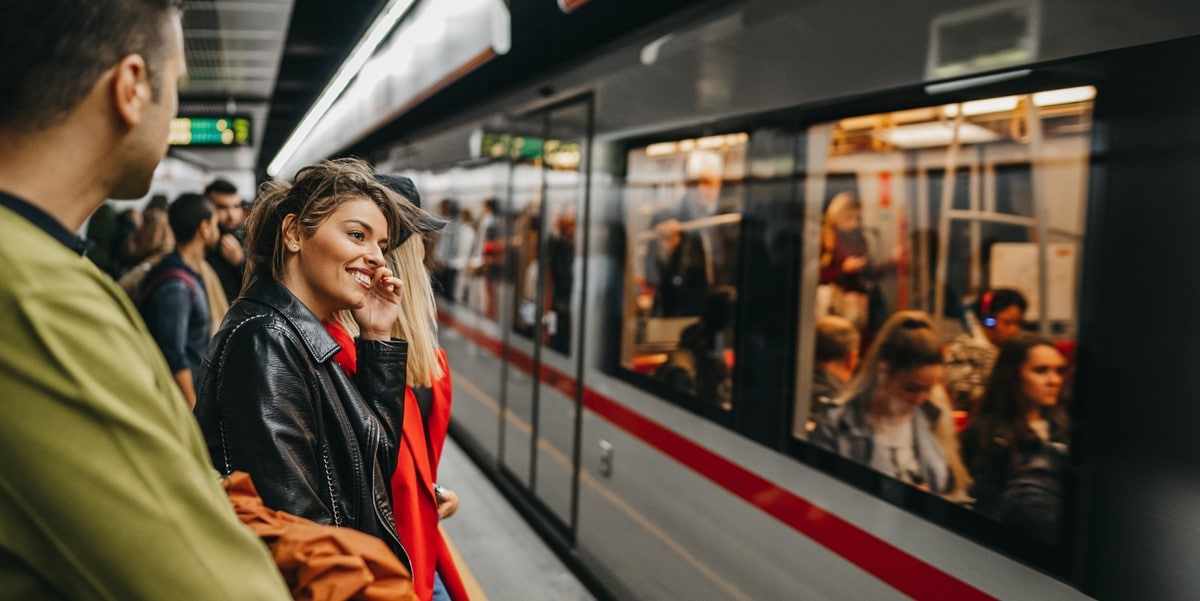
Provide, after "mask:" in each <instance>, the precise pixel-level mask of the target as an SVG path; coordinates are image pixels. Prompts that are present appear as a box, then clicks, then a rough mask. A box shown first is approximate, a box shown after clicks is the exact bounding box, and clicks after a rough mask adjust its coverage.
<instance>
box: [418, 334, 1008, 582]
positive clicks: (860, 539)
mask: <svg viewBox="0 0 1200 601" xmlns="http://www.w3.org/2000/svg"><path fill="white" fill-rule="evenodd" d="M438 319H439V321H441V322H442V323H444V324H446V325H448V326H450V327H452V328H454V329H456V330H458V331H459V332H461V333H462V334H463V335H464V336H465V337H467V338H468V339H469V340H471V341H472V342H474V343H476V344H478V345H479V346H482V347H484V348H486V349H488V350H489V351H491V352H492V353H493V354H495V355H496V356H498V357H504V355H505V353H504V351H505V348H504V346H503V344H502V343H500V342H499V341H498V340H496V339H495V338H492V337H491V336H489V335H487V334H484V333H483V332H481V331H479V330H477V329H475V328H473V327H471V326H468V325H466V324H464V323H462V322H460V321H458V320H457V319H455V318H454V317H453V316H451V315H449V314H448V313H445V312H443V311H438ZM507 350H508V361H509V363H511V364H513V365H514V366H516V367H517V368H518V369H521V370H522V371H524V372H526V373H532V372H533V358H532V357H530V356H529V355H527V354H525V353H523V352H521V351H518V350H516V349H513V348H512V347H509V348H508V349H507ZM539 379H540V380H542V381H543V382H545V383H546V384H547V385H550V386H553V387H555V388H557V389H558V390H560V391H562V392H563V393H564V394H566V395H567V396H573V394H574V389H575V385H576V382H575V380H574V378H571V377H570V376H568V375H566V374H564V373H562V372H560V371H558V370H556V369H554V368H551V367H548V366H546V365H542V366H541V374H540V375H539ZM583 405H584V407H586V408H588V409H590V410H592V411H594V412H595V413H597V414H599V415H600V416H601V417H603V418H604V419H606V420H608V421H609V422H612V424H613V425H615V426H617V427H619V428H621V429H622V430H625V431H626V432H628V433H630V434H632V435H633V436H636V437H637V438H639V439H641V440H642V441H643V442H645V443H646V444H649V445H650V446H652V447H655V448H657V449H658V450H659V451H662V452H663V453H664V454H666V455H668V456H670V457H672V458H674V459H675V460H676V461H678V462H680V463H682V464H683V465H684V466H686V467H688V468H689V469H691V470H693V471H695V472H696V473H698V474H700V475H701V476H704V477H705V478H707V479H709V480H711V481H712V482H714V483H716V484H717V485H718V486H720V487H721V488H724V489H725V490H727V491H729V492H731V493H733V494H734V495H737V496H738V497H741V498H742V499H744V500H746V501H747V502H749V503H750V504H752V505H754V506H755V507H758V508H759V509H761V510H762V511H764V512H766V513H767V514H768V515H770V516H771V517H774V518H775V519H777V520H779V521H781V522H783V523H785V524H787V525H788V526H791V527H792V528H793V529H795V530H796V531H798V532H800V533H801V534H803V535H805V536H807V537H809V538H811V539H812V540H814V541H816V542H817V543H818V544H820V545H821V546H823V547H825V548H827V549H829V550H830V551H832V552H834V553H836V554H838V555H840V556H842V557H843V558H845V559H846V560H848V561H850V562H851V563H853V564H854V565H856V566H858V567H859V568H861V569H863V570H864V571H866V572H867V573H869V574H871V575H872V576H875V577H876V578H878V579H880V580H882V581H883V582H885V583H886V584H888V585H889V586H891V587H893V588H895V589H896V590H898V591H900V592H902V593H904V594H906V595H908V596H910V597H912V598H914V599H921V600H925V599H929V600H940V599H946V600H954V601H985V600H994V599H995V597H992V596H991V595H988V594H987V593H985V592H983V591H981V590H979V589H977V588H975V587H972V586H971V585H969V584H967V583H965V582H963V581H961V580H959V579H957V578H955V577H954V576H951V575H950V574H947V573H945V572H943V571H941V570H939V569H937V568H936V567H934V566H932V565H929V564H928V563H925V562H924V561H921V560H920V559H918V558H916V557H913V556H912V555H909V554H908V553H906V552H904V551H903V550H901V549H899V548H897V547H895V546H893V545H892V544H890V543H888V542H887V541H884V540H882V539H879V538H877V537H875V536H874V535H872V534H870V533H868V532H866V531H864V530H862V529H860V528H858V527H857V526H855V525H854V524H851V523H850V522H848V521H846V520H844V519H842V518H840V517H838V516H836V515H834V514H832V513H830V512H828V511H826V510H824V509H822V508H820V507H817V506H816V505H813V504H812V503H810V502H809V501H807V500H805V499H804V498H803V497H799V496H797V495H795V494H793V493H791V492H789V491H787V490H784V489H782V488H780V487H778V486H776V485H775V484H773V483H771V482H770V481H768V480H766V479H765V478H763V477H761V476H759V475H758V474H755V473H753V472H751V471H749V470H747V469H745V468H743V467H742V466H740V465H738V464H736V463H733V462H732V461H729V460H728V459H725V458H724V457H721V456H720V455H717V454H716V453H713V452H712V451H710V450H708V449H706V448H704V447H703V446H701V445H699V444H696V443H695V442H693V441H691V440H690V439H688V438H686V437H684V436H681V435H680V434H678V433H676V432H675V431H673V430H671V429H669V428H666V427H665V426H662V425H661V424H659V423H657V422H655V421H653V420H650V419H647V418H646V417H645V416H643V415H641V414H639V413H637V412H635V411H632V410H630V409H629V408H628V407H625V406H624V405H621V404H620V403H617V402H616V401H614V400H612V399H610V398H608V397H606V396H604V395H601V394H599V393H597V392H596V391H594V390H592V389H590V388H584V390H583Z"/></svg>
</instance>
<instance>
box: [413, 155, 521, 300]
mask: <svg viewBox="0 0 1200 601" xmlns="http://www.w3.org/2000/svg"><path fill="white" fill-rule="evenodd" d="M508 178H509V172H508V165H507V164H506V163H501V162H495V163H491V164H486V165H482V166H476V167H470V168H467V167H453V168H451V169H449V170H447V171H442V172H436V173H434V172H424V173H417V174H414V179H417V182H418V184H419V185H421V186H422V188H421V193H422V195H424V196H426V197H428V198H431V199H436V200H434V201H433V202H434V204H433V205H432V206H433V210H435V211H436V212H437V213H438V214H439V215H441V216H443V217H445V218H446V219H447V220H448V221H449V223H448V224H447V226H446V228H445V229H444V230H443V231H441V232H438V233H437V234H435V235H434V236H431V241H432V243H431V250H430V252H429V253H428V254H427V256H428V257H429V258H430V263H431V264H432V270H433V275H434V279H435V282H436V285H435V290H436V291H437V292H438V293H439V294H440V295H441V296H442V300H443V302H452V303H457V304H461V305H463V306H466V307H469V308H471V309H474V310H475V311H477V312H478V313H480V314H482V315H483V316H485V317H487V318H488V319H491V320H496V319H497V318H498V314H499V311H498V305H499V301H500V300H501V299H500V296H501V295H500V294H498V293H497V292H496V285H495V284H496V281H497V280H498V279H499V277H500V272H501V271H502V268H503V265H502V263H500V262H499V261H498V260H497V259H496V258H495V257H496V254H497V253H496V251H495V248H496V247H497V246H498V245H499V244H500V242H501V241H502V238H503V236H502V233H501V232H502V229H503V223H502V215H501V212H500V211H499V205H498V203H497V202H496V199H497V198H498V197H503V196H504V195H505V194H506V192H507V189H508Z"/></svg>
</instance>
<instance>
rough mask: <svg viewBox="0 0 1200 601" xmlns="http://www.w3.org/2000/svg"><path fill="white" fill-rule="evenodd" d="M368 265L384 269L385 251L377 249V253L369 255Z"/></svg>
mask: <svg viewBox="0 0 1200 601" xmlns="http://www.w3.org/2000/svg"><path fill="white" fill-rule="evenodd" d="M367 263H369V264H370V265H371V267H376V268H378V267H382V266H383V263H384V257H383V249H382V248H379V247H375V251H374V252H372V253H369V254H368V255H367Z"/></svg>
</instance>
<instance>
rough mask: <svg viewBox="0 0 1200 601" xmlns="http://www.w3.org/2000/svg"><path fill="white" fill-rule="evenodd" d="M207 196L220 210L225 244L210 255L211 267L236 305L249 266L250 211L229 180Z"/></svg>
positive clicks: (215, 184)
mask: <svg viewBox="0 0 1200 601" xmlns="http://www.w3.org/2000/svg"><path fill="white" fill-rule="evenodd" d="M204 196H205V197H207V198H208V200H210V201H212V203H213V206H214V207H216V209H217V220H218V222H219V223H220V224H221V240H220V242H218V243H217V245H216V246H215V247H214V248H212V249H211V250H209V252H208V263H209V265H211V266H212V268H213V271H215V272H216V274H217V278H219V279H220V280H221V289H222V290H224V292H225V298H226V299H227V300H229V301H233V300H234V299H236V298H237V297H238V293H239V292H241V291H242V274H243V273H244V272H245V266H246V209H245V208H244V207H243V206H242V197H241V196H239V195H238V191H237V187H235V186H234V185H233V184H231V183H229V182H228V181H226V180H223V179H218V180H214V181H213V182H212V183H211V184H209V185H208V186H207V187H206V188H204Z"/></svg>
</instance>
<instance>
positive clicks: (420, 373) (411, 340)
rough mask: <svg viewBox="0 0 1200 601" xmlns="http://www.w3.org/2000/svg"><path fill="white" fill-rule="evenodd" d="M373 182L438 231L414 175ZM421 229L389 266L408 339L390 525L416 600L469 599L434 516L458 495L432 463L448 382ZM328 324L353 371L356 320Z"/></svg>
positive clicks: (416, 220) (449, 508)
mask: <svg viewBox="0 0 1200 601" xmlns="http://www.w3.org/2000/svg"><path fill="white" fill-rule="evenodd" d="M379 180H380V181H381V182H383V183H384V184H385V185H387V186H388V187H389V188H391V189H392V191H394V192H396V193H397V194H399V195H400V196H401V197H402V198H398V199H397V200H398V202H399V207H400V210H401V211H402V212H404V213H406V214H408V215H409V216H410V220H411V221H412V222H413V224H414V225H415V226H416V232H417V233H418V234H422V233H427V232H432V231H437V230H440V229H442V227H444V226H445V224H446V223H445V222H444V221H442V220H440V219H437V218H436V217H434V216H432V215H430V214H428V213H426V212H425V211H423V210H421V208H420V207H421V196H420V194H419V193H418V192H417V188H416V186H415V185H414V184H413V182H412V180H411V179H409V178H406V177H398V176H389V175H380V176H379ZM421 238H422V236H421V235H415V236H412V235H410V236H406V237H405V238H404V240H403V241H402V242H401V243H400V244H399V245H398V246H397V247H396V248H395V249H394V250H392V251H391V252H390V253H388V265H389V266H390V267H391V269H392V270H393V271H394V272H395V273H396V275H397V276H398V277H399V278H400V279H402V280H404V282H405V287H404V290H403V292H402V294H403V297H404V299H403V301H402V302H401V304H402V305H403V307H404V310H403V312H402V313H401V314H400V318H399V319H398V320H396V325H395V327H394V328H393V330H392V335H393V336H394V337H396V338H399V339H402V340H407V341H408V365H407V368H406V370H407V373H406V380H407V384H408V390H407V391H406V393H405V399H404V429H403V430H404V431H403V435H402V436H401V437H400V453H399V457H398V458H397V463H396V472H395V474H393V476H392V497H393V500H394V504H395V513H396V526H397V533H398V534H399V536H400V540H401V541H402V542H403V543H404V548H405V549H406V550H408V553H409V555H410V556H411V557H412V563H413V588H414V590H415V592H416V594H417V596H418V597H419V598H420V599H421V600H422V601H431V600H432V601H468V596H467V592H466V587H465V586H464V585H463V582H462V579H461V578H460V576H459V574H458V569H457V567H456V566H455V564H454V559H453V557H452V556H451V554H450V548H449V546H448V545H447V544H446V541H445V539H444V538H443V536H442V532H441V529H440V528H438V521H439V520H440V519H442V518H448V517H450V516H451V515H453V514H454V512H455V511H457V510H458V494H456V493H455V492H454V491H452V490H450V489H448V488H444V487H442V486H440V485H438V484H437V468H438V461H439V460H440V458H441V455H442V447H443V446H444V445H445V442H446V428H447V426H449V424H450V404H451V397H452V388H451V383H450V366H449V364H448V363H447V361H446V352H445V351H444V350H443V349H441V348H440V347H439V346H438V342H437V306H436V302H435V300H434V296H433V288H432V285H431V282H430V278H429V272H428V271H426V268H425V262H424V261H425V256H424V255H425V244H424V241H423V240H422V239H421ZM325 327H326V329H328V330H329V332H330V333H331V334H332V335H333V337H334V339H336V340H338V342H339V344H341V345H342V351H341V352H339V353H338V355H337V356H336V357H335V359H336V360H337V361H338V363H339V364H340V365H341V366H342V368H343V369H345V370H346V371H347V372H349V373H354V371H355V370H356V369H357V365H356V363H357V362H356V358H355V356H354V347H353V345H352V344H350V342H351V340H352V338H351V335H350V332H352V331H354V323H353V321H351V320H347V319H345V313H342V314H341V315H340V316H339V319H338V320H331V321H329V322H326V324H325Z"/></svg>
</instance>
